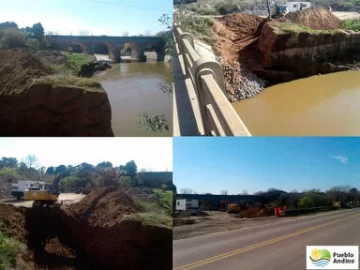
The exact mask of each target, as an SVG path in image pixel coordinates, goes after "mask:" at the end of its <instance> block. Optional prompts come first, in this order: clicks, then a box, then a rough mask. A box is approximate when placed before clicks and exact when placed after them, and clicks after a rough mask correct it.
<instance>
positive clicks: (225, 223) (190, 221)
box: [173, 211, 284, 240]
mask: <svg viewBox="0 0 360 270" xmlns="http://www.w3.org/2000/svg"><path fill="white" fill-rule="evenodd" d="M205 213H206V214H207V215H202V216H191V217H175V218H174V228H173V239H174V240H177V239H184V238H191V237H196V236H200V235H206V234H210V233H216V232H223V231H231V230H237V229H241V228H244V227H252V226H257V225H261V224H268V223H273V222H279V221H281V220H284V219H279V218H278V217H275V216H267V217H258V218H240V217H239V215H231V214H228V213H226V212H217V211H206V212H205Z"/></svg>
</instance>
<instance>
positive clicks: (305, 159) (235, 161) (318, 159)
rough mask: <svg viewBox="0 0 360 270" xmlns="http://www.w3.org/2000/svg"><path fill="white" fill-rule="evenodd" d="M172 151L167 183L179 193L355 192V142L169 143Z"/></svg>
mask: <svg viewBox="0 0 360 270" xmlns="http://www.w3.org/2000/svg"><path fill="white" fill-rule="evenodd" d="M173 145H174V160H173V162H174V165H173V166H174V167H173V170H174V178H173V179H174V184H175V185H176V186H177V189H178V190H179V191H181V189H182V188H191V189H192V190H194V191H195V192H197V193H200V194H201V193H212V194H220V193H221V191H222V190H227V191H228V192H229V194H240V193H242V192H243V191H244V190H245V191H247V193H248V194H253V193H254V192H257V191H266V190H268V189H269V188H278V189H282V190H285V191H293V190H297V191H305V190H309V189H314V188H316V189H320V190H323V191H326V190H328V189H329V188H332V187H334V186H350V187H356V188H359V189H360V181H359V180H360V138H347V137H338V138H332V137H327V138H324V137H322V138H312V137H300V138H297V137H238V138H236V137H226V138H204V137H201V138H180V139H179V138H174V142H173Z"/></svg>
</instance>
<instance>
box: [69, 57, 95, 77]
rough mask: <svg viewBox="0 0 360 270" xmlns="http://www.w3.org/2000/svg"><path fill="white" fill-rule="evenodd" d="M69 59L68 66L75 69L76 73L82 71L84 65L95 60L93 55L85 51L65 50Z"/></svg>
mask: <svg viewBox="0 0 360 270" xmlns="http://www.w3.org/2000/svg"><path fill="white" fill-rule="evenodd" d="M63 54H64V56H65V57H66V60H67V66H68V67H69V68H70V69H71V70H72V71H73V73H74V75H77V74H79V72H81V71H82V67H83V66H84V65H88V64H90V63H91V62H92V61H93V57H92V56H91V55H89V54H85V53H69V52H63Z"/></svg>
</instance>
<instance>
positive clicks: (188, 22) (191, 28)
mask: <svg viewBox="0 0 360 270" xmlns="http://www.w3.org/2000/svg"><path fill="white" fill-rule="evenodd" d="M213 25H214V20H213V19H212V18H202V17H190V16H189V17H183V18H182V20H181V28H182V30H183V31H184V32H189V33H192V34H193V35H195V36H196V37H197V38H199V39H203V40H205V41H209V37H211V35H212V31H211V29H212V26H213Z"/></svg>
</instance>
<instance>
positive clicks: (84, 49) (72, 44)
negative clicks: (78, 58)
mask: <svg viewBox="0 0 360 270" xmlns="http://www.w3.org/2000/svg"><path fill="white" fill-rule="evenodd" d="M76 46H79V47H80V48H81V49H82V52H83V53H87V52H88V50H89V49H88V47H87V46H86V45H85V44H84V43H82V42H81V41H73V42H72V43H71V46H70V47H71V48H72V49H73V51H76Z"/></svg>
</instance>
